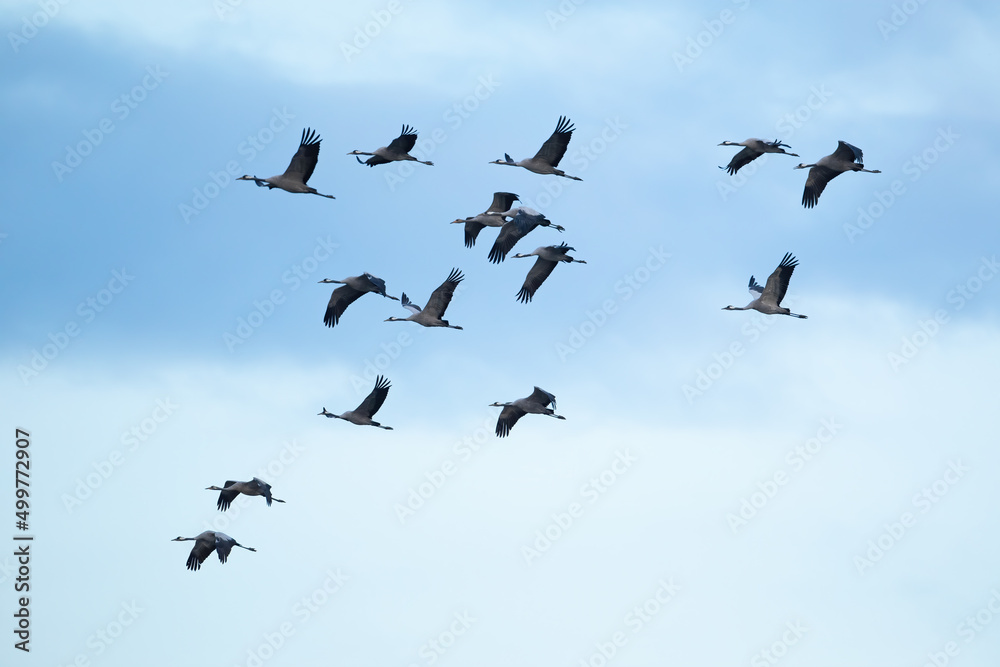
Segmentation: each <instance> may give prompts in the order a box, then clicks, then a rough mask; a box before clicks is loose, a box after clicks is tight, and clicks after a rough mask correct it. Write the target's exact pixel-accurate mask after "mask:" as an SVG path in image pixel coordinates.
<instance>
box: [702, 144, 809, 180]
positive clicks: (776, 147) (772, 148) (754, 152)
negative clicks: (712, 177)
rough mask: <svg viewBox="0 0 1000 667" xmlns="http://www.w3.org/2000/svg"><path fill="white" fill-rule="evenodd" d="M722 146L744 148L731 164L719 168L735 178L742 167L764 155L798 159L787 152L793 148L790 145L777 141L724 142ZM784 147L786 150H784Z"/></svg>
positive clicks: (795, 154) (796, 154) (796, 155)
mask: <svg viewBox="0 0 1000 667" xmlns="http://www.w3.org/2000/svg"><path fill="white" fill-rule="evenodd" d="M719 145H720V146H743V147H744V148H743V150H741V151H740V152H739V153H737V154H736V155H734V156H733V159H732V160H730V161H729V164H728V165H726V166H725V167H719V169H725V170H726V171H728V172H729V175H730V176H734V175H735V174H736V172H738V171H739V170H740V167H745V166H747V165H748V164H750V163H751V162H753V161H754V160H756V159H757V158H759V157H760V156H761V155H763V154H764V153H781V154H782V155H794V156H795V157H798V156H799V155H798V153H789V152H787V151H785V148H791V146H789V145H788V144H783V143H781V142H780V141H778V140H777V139H775V140H774V141H762V140H760V139H747V140H745V141H740V142H736V141H723V142H722V143H721V144H719ZM782 146H784V148H782Z"/></svg>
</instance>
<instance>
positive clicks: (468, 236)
mask: <svg viewBox="0 0 1000 667" xmlns="http://www.w3.org/2000/svg"><path fill="white" fill-rule="evenodd" d="M516 201H519V200H518V198H517V195H515V194H514V193H513V192H494V193H493V203H492V204H490V207H489V208H488V209H486V212H485V213H480V214H479V215H476V216H473V217H471V218H465V219H464V220H462V219H460V220H452V221H451V223H452V224H460V223H463V222H464V223H465V247H466V248H471V247H473V246H474V245H476V237H478V236H479V232H481V231H483V228H485V227H503V224H504V223H505V222H507V218H506V217H505V215H504V213H505V212H507V211H509V210H510V207H511V206H513V205H514V202H516Z"/></svg>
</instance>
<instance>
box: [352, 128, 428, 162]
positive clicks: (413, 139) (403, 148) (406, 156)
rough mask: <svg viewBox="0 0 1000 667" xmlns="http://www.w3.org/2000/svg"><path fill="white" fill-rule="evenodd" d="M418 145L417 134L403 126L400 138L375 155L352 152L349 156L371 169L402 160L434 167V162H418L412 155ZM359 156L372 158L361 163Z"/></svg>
mask: <svg viewBox="0 0 1000 667" xmlns="http://www.w3.org/2000/svg"><path fill="white" fill-rule="evenodd" d="M416 143H417V132H416V130H414V129H413V128H412V127H410V126H409V125H403V131H402V132H400V133H399V136H398V137H396V138H395V139H393V140H392V141H391V142H389V145H388V146H382V147H381V148H376V149H375V152H374V153H365V152H364V151H351V152H350V153H348V155H353V156H354V159H355V160H357V161H358V162H360V163H361V164H367V165H368V166H369V167H374V166H375V165H377V164H388V163H389V162H398V161H400V160H412V161H413V162H419V163H420V164H426V165H428V166H434V163H433V162H424V161H423V160H418V159H417V158H415V157H413V156H412V155H410V151H411V150H413V146H414V145H416ZM359 155H371V157H370V158H368V159H367V160H365V161H364V162H361V158H359V157H358V156H359Z"/></svg>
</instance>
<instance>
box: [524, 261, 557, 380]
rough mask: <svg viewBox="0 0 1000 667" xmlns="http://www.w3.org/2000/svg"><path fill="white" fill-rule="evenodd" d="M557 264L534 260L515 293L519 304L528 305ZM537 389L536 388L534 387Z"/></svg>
mask: <svg viewBox="0 0 1000 667" xmlns="http://www.w3.org/2000/svg"><path fill="white" fill-rule="evenodd" d="M556 264H558V262H552V261H549V260H547V259H542V258H541V257H539V258H538V259H536V260H535V263H534V264H533V265H532V267H531V270H530V271H528V276H527V277H526V278H525V279H524V284H523V285H521V291H520V292H518V293H517V300H518V301H520V302H521V303H528V302H529V301H531V298H532V297H533V296H535V291H536V290H537V289H538V288H539V287H541V285H542V283H544V282H545V279H546V278H548V277H549V274H550V273H552V270H553V269H555V268H556ZM536 389H537V387H536Z"/></svg>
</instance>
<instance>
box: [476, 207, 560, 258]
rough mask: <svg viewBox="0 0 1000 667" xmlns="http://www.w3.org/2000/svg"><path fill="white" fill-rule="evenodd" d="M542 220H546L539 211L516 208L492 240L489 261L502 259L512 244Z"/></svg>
mask: <svg viewBox="0 0 1000 667" xmlns="http://www.w3.org/2000/svg"><path fill="white" fill-rule="evenodd" d="M528 210H531V209H528ZM543 221H544V222H546V223H547V222H548V220H547V219H546V218H545V216H544V215H542V214H541V213H536V212H534V211H532V212H531V213H528V212H527V211H526V210H525V209H524V208H519V209H517V212H516V213H515V214H514V218H513V220H510V221H509V222H505V223H503V226H502V227H500V233H499V234H498V235H497V240H496V241H494V243H493V247H492V248H491V249H490V255H489V259H490V261H491V262H493V263H494V264H499V263H500V262H502V261H504V260H505V259H506V258H507V253H509V252H510V251H511V249H513V247H514V245H515V244H516V243H517V242H518V241H520V240H521V239H523V238H524V237H525V236H527V235H528V232H530V231H531V230H532V229H534V228H535V227H537V226H538V225H539V224H540V223H541V222H543ZM553 226H555V225H553Z"/></svg>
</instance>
